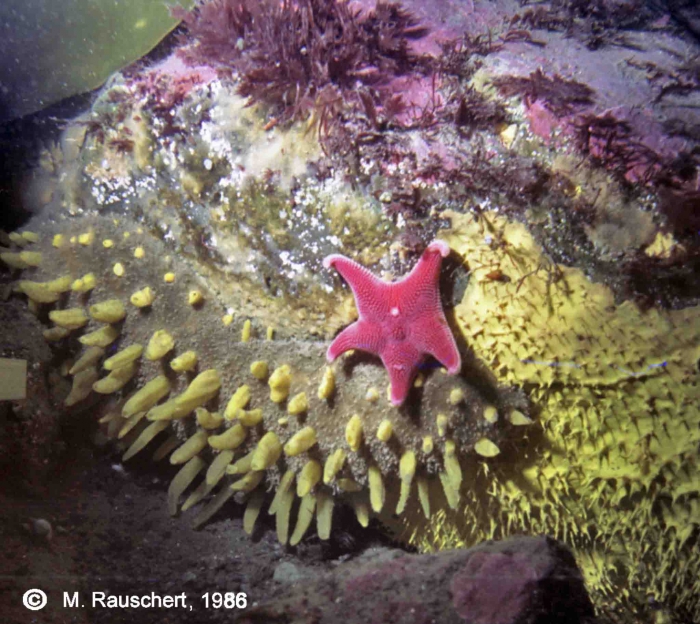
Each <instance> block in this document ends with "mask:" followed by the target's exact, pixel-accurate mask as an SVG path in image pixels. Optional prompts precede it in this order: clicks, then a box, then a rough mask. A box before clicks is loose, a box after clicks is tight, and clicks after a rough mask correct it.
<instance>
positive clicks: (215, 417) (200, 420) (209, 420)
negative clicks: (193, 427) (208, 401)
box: [194, 407, 228, 463]
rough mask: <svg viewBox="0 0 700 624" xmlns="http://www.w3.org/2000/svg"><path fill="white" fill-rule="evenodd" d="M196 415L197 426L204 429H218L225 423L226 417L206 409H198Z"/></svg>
mask: <svg viewBox="0 0 700 624" xmlns="http://www.w3.org/2000/svg"><path fill="white" fill-rule="evenodd" d="M194 413H195V417H196V418H197V424H198V425H199V426H200V427H202V428H203V429H218V428H219V427H220V426H221V425H222V424H223V423H224V417H223V416H222V415H221V414H219V412H210V411H209V410H208V409H206V408H204V407H198V408H197V409H195V410H194ZM227 463H228V462H227Z"/></svg>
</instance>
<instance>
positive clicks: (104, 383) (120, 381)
mask: <svg viewBox="0 0 700 624" xmlns="http://www.w3.org/2000/svg"><path fill="white" fill-rule="evenodd" d="M136 371H137V366H136V363H135V362H129V364H126V365H125V366H122V367H121V368H115V369H114V370H113V371H111V372H110V373H109V375H107V376H106V377H103V378H102V379H100V380H99V381H96V382H95V383H94V384H93V385H92V389H93V390H94V391H95V392H97V393H99V394H112V393H113V392H116V391H117V390H121V389H122V388H123V387H124V386H125V385H126V384H127V383H128V382H129V381H130V380H131V378H132V377H133V376H134V375H135V374H136Z"/></svg>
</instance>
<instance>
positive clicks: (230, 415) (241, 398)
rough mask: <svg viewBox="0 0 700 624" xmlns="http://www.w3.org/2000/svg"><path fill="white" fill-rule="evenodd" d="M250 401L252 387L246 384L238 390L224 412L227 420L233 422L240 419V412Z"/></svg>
mask: <svg viewBox="0 0 700 624" xmlns="http://www.w3.org/2000/svg"><path fill="white" fill-rule="evenodd" d="M248 401H250V386H248V385H246V384H244V385H242V386H241V387H240V388H238V389H237V390H236V391H235V392H234V393H233V396H232V397H231V398H230V399H229V402H228V404H227V405H226V410H225V411H224V418H226V420H233V419H234V418H237V417H238V410H242V409H243V408H244V407H245V406H246V405H248Z"/></svg>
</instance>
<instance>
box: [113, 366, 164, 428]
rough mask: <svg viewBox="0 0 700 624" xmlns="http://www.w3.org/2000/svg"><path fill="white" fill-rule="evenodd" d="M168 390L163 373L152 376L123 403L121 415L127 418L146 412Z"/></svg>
mask: <svg viewBox="0 0 700 624" xmlns="http://www.w3.org/2000/svg"><path fill="white" fill-rule="evenodd" d="M105 364H106V362H105ZM169 392H170V382H169V381H168V378H167V377H166V376H165V375H158V376H157V377H154V378H153V379H151V380H150V381H149V382H147V383H146V384H145V385H144V386H143V387H142V388H140V389H139V390H138V391H137V392H136V393H134V394H133V395H132V396H131V397H130V398H129V400H128V401H127V402H126V403H124V407H122V416H123V417H124V418H129V417H130V416H133V415H134V414H136V413H137V412H147V411H148V410H150V409H151V408H152V407H153V406H154V405H155V404H156V403H158V401H160V400H161V399H162V398H163V397H164V396H166V395H167V394H168V393H169Z"/></svg>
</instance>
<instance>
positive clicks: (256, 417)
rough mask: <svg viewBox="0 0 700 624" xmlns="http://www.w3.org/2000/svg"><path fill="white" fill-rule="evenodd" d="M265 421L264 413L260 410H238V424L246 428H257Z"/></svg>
mask: <svg viewBox="0 0 700 624" xmlns="http://www.w3.org/2000/svg"><path fill="white" fill-rule="evenodd" d="M262 420H263V411H262V410H261V409H260V408H258V409H253V410H247V411H246V410H238V422H240V423H241V424H242V425H245V426H246V427H255V425H259V424H260V423H261V422H262Z"/></svg>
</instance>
